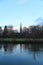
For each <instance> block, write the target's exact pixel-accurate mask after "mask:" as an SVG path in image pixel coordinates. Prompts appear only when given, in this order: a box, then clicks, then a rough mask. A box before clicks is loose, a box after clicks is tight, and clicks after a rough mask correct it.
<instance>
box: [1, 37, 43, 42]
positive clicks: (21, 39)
mask: <svg viewBox="0 0 43 65" xmlns="http://www.w3.org/2000/svg"><path fill="white" fill-rule="evenodd" d="M1 42H5V43H7V42H8V43H34V42H35V43H36V42H39V43H40V42H43V39H32V38H31V39H29V38H0V43H1Z"/></svg>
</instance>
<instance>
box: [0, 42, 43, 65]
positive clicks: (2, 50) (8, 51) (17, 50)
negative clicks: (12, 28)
mask: <svg viewBox="0 0 43 65" xmlns="http://www.w3.org/2000/svg"><path fill="white" fill-rule="evenodd" d="M0 65H43V44H41V43H40V44H38V43H37V44H12V43H11V44H10V43H9V44H6V43H5V44H0Z"/></svg>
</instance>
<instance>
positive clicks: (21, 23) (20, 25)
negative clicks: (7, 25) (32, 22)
mask: <svg viewBox="0 0 43 65" xmlns="http://www.w3.org/2000/svg"><path fill="white" fill-rule="evenodd" d="M20 33H22V23H20Z"/></svg>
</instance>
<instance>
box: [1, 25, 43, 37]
mask: <svg viewBox="0 0 43 65" xmlns="http://www.w3.org/2000/svg"><path fill="white" fill-rule="evenodd" d="M0 37H8V38H43V25H36V26H29V27H28V28H25V29H22V33H20V32H17V33H16V32H14V31H13V30H12V32H11V33H8V29H7V26H5V27H4V30H3V33H2V35H1V34H0Z"/></svg>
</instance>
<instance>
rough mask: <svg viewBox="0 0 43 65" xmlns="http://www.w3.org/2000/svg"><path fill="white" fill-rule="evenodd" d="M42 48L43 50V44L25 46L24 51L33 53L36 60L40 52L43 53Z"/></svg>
mask: <svg viewBox="0 0 43 65" xmlns="http://www.w3.org/2000/svg"><path fill="white" fill-rule="evenodd" d="M41 48H42V49H43V44H41V43H36V44H35V43H34V44H33V43H32V44H23V49H25V50H28V52H32V53H33V58H34V60H35V59H36V54H38V53H39V52H40V51H42V52H43V50H40V49H41Z"/></svg>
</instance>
